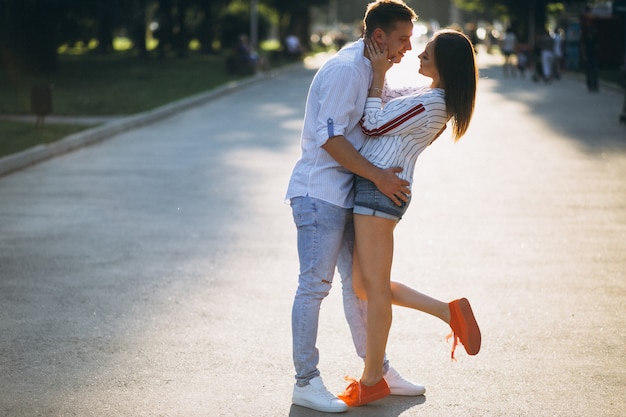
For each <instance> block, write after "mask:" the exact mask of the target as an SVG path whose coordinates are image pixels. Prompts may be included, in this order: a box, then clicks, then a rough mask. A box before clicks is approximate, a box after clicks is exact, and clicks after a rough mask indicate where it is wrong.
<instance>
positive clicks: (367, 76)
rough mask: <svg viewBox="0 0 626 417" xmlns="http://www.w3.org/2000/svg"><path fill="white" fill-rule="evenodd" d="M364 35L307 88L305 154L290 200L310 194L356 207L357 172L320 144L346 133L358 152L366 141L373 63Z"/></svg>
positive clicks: (289, 192) (293, 180) (294, 174)
mask: <svg viewBox="0 0 626 417" xmlns="http://www.w3.org/2000/svg"><path fill="white" fill-rule="evenodd" d="M363 48H364V42H363V40H362V39H360V40H358V41H357V42H355V43H353V44H351V45H348V46H346V47H344V48H343V49H342V50H341V51H339V52H338V53H337V54H336V55H334V56H333V57H331V58H330V59H329V60H328V61H327V62H326V63H325V64H324V65H323V66H322V67H321V68H320V69H319V70H318V72H317V74H316V75H315V77H314V78H313V82H312V83H311V87H310V88H309V94H308V97H307V102H306V111H305V115H304V126H303V129H302V136H301V148H302V155H301V156H300V159H299V160H298V161H297V162H296V165H295V167H294V169H293V172H292V175H291V180H290V181H289V187H288V189H287V195H286V199H287V200H290V199H291V198H293V197H299V196H307V195H308V196H310V197H314V198H318V199H321V200H324V201H327V202H329V203H331V204H334V205H337V206H340V207H344V208H352V207H353V205H354V196H353V193H352V182H353V181H352V180H353V174H352V172H350V171H348V170H347V169H345V168H344V167H342V166H341V165H340V164H339V163H338V162H337V161H335V160H334V159H333V158H332V157H331V156H330V154H328V152H326V151H325V150H324V149H322V145H324V144H325V143H326V141H327V140H328V139H329V137H331V136H337V135H343V136H345V137H346V138H347V139H348V141H349V142H350V143H351V144H352V145H353V146H354V147H355V148H356V149H357V150H360V149H361V147H362V146H363V143H364V140H365V134H364V133H363V132H362V131H361V126H360V125H359V121H360V120H361V118H362V117H363V109H364V108H365V101H366V100H367V96H368V89H369V86H370V84H371V82H372V66H371V63H370V61H369V59H367V58H366V57H365V56H364V55H363Z"/></svg>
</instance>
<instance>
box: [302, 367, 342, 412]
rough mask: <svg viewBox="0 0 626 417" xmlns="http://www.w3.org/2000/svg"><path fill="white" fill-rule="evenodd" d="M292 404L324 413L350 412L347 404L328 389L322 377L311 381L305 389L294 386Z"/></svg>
mask: <svg viewBox="0 0 626 417" xmlns="http://www.w3.org/2000/svg"><path fill="white" fill-rule="evenodd" d="M291 402H292V403H294V404H295V405H299V406H302V407H307V408H312V409H313V410H317V411H322V412H324V413H343V412H344V411H347V410H348V406H347V405H346V403H344V402H343V401H341V400H340V399H339V398H337V397H335V396H334V395H333V394H331V393H330V392H329V391H328V390H327V389H326V387H325V386H324V382H322V377H320V376H318V377H315V378H313V379H312V380H310V381H309V385H305V386H304V387H299V386H298V384H296V385H294V387H293V397H292V398H291Z"/></svg>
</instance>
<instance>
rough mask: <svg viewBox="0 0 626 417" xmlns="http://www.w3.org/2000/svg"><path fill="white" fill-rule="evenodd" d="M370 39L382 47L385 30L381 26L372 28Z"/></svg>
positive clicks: (384, 39)
mask: <svg viewBox="0 0 626 417" xmlns="http://www.w3.org/2000/svg"><path fill="white" fill-rule="evenodd" d="M372 40H373V41H374V42H376V44H377V45H378V46H379V47H381V48H382V47H384V46H385V41H386V34H385V31H384V30H382V29H381V28H376V29H374V32H373V33H372Z"/></svg>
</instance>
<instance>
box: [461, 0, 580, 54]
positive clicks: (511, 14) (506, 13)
mask: <svg viewBox="0 0 626 417" xmlns="http://www.w3.org/2000/svg"><path fill="white" fill-rule="evenodd" d="M453 1H454V3H455V4H456V5H457V6H458V7H459V8H461V9H463V10H468V11H478V12H484V11H487V10H489V11H491V12H493V13H495V14H496V16H495V17H498V18H500V19H503V20H507V21H509V22H510V24H511V26H512V27H514V28H515V31H516V32H517V34H518V35H519V36H520V38H521V39H528V40H529V42H531V43H532V41H533V39H534V36H535V34H536V33H537V32H538V31H541V30H543V29H544V28H545V26H546V22H547V20H548V5H550V4H553V3H555V1H554V0H527V1H519V0H453ZM577 2H579V1H578V0H561V3H577Z"/></svg>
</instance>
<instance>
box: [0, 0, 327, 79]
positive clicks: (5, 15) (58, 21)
mask: <svg viewBox="0 0 626 417" xmlns="http://www.w3.org/2000/svg"><path fill="white" fill-rule="evenodd" d="M233 3H240V4H245V5H247V7H248V8H247V11H240V12H236V13H233V12H229V11H228V10H229V6H231V5H232V4H233ZM258 3H259V5H260V10H265V11H267V10H271V11H273V13H274V14H275V16H279V18H276V20H277V24H278V27H279V32H280V34H281V38H284V36H282V35H284V34H287V33H295V34H298V35H300V37H301V39H308V33H307V31H308V27H309V6H312V5H322V4H327V3H328V0H259V2H258ZM249 4H250V1H249V0H0V66H2V67H4V68H7V69H11V70H14V71H20V72H34V73H37V72H39V73H42V72H52V71H54V70H55V68H56V63H57V50H58V48H59V46H61V45H63V44H75V43H77V42H82V43H84V44H87V43H89V42H90V41H92V40H94V39H95V40H96V42H97V45H98V46H97V48H96V52H98V53H109V52H111V51H112V50H113V40H114V38H115V36H116V35H117V34H123V35H124V36H127V37H128V38H130V39H131V41H132V44H133V47H134V48H135V49H136V50H137V51H138V55H139V56H146V54H147V45H146V34H147V33H149V34H152V35H154V37H155V38H157V39H158V41H159V43H158V45H159V49H158V53H159V56H161V57H164V56H166V55H167V52H168V51H174V52H175V53H176V54H177V55H179V56H182V55H184V54H185V53H186V51H187V49H188V44H189V41H190V40H191V39H198V40H199V42H200V45H201V50H202V52H205V53H212V52H214V44H215V43H216V41H218V44H219V41H220V40H221V41H222V42H223V41H225V40H227V39H228V38H229V37H232V36H233V34H232V32H233V31H235V32H237V31H241V30H245V31H247V30H248V28H249V24H250V9H249ZM259 17H260V19H259V23H260V24H259V29H260V30H261V34H263V33H264V32H267V31H268V27H269V18H268V17H267V13H261V14H260V15H259ZM223 19H225V20H223ZM229 22H230V23H229ZM151 27H152V28H153V29H155V30H154V32H152V31H151V29H150V28H151ZM227 43H228V42H227Z"/></svg>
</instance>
